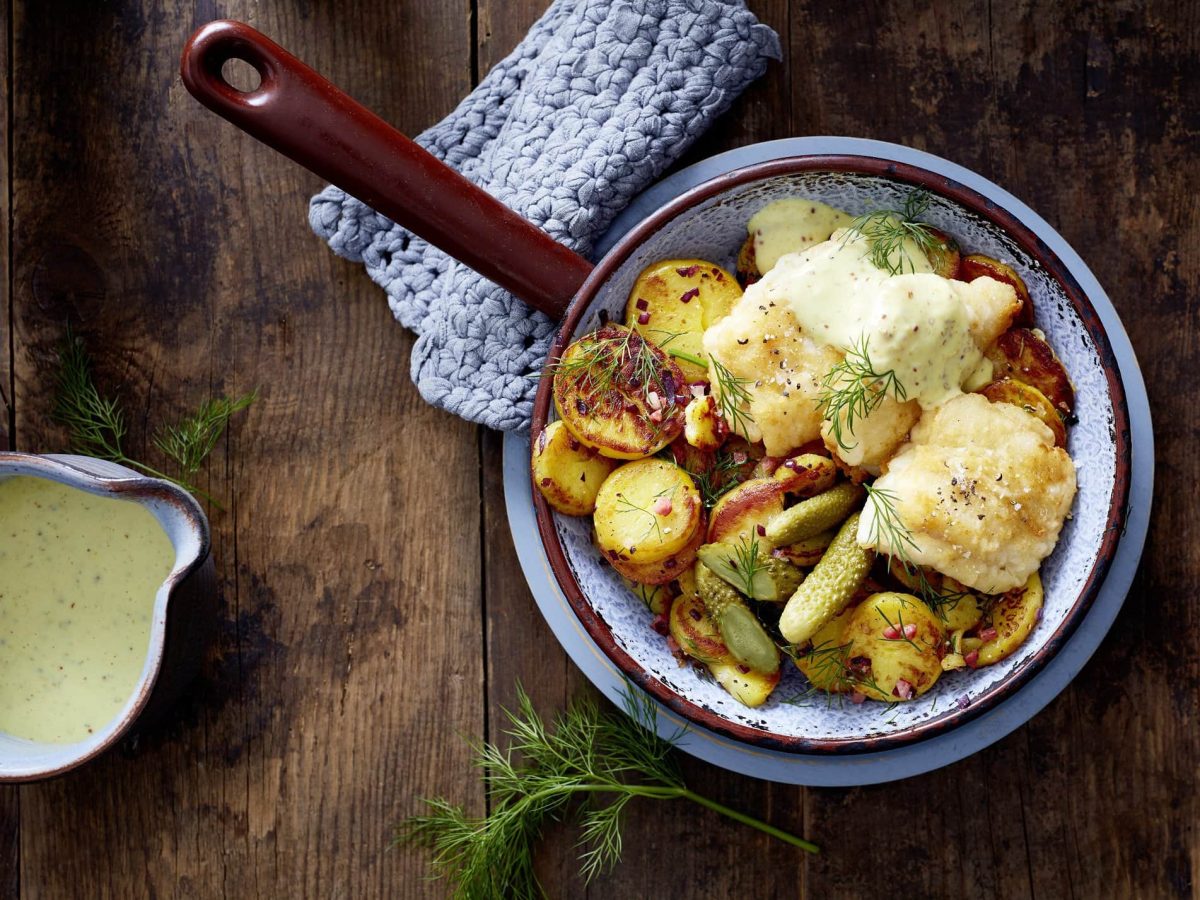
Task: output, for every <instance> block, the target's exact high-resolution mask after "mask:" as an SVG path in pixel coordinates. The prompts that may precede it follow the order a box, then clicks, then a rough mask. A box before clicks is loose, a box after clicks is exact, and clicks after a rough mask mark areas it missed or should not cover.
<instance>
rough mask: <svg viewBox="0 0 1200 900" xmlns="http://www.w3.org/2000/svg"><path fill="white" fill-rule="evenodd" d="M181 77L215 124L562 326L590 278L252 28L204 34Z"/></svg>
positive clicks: (189, 51) (187, 52) (237, 25)
mask: <svg viewBox="0 0 1200 900" xmlns="http://www.w3.org/2000/svg"><path fill="white" fill-rule="evenodd" d="M231 59H240V60H242V61H244V62H246V63H248V64H249V65H251V66H253V67H254V68H255V70H256V71H257V72H258V74H259V77H260V78H261V79H262V81H261V83H260V84H259V85H258V87H256V88H255V89H253V90H250V91H240V90H238V89H237V88H235V87H234V86H232V85H231V84H229V83H228V82H227V81H226V80H225V78H224V76H223V75H222V74H221V67H222V66H223V65H224V64H225V63H226V62H227V61H229V60H231ZM180 74H181V76H182V77H183V83H184V85H185V86H186V87H187V89H188V91H189V92H191V94H192V96H194V97H195V98H196V99H197V100H199V101H200V102H201V103H203V104H204V105H205V106H207V107H208V108H209V109H210V110H212V111H213V112H215V113H217V115H219V116H222V117H224V118H225V119H228V120H229V121H230V122H232V123H233V124H234V125H236V126H237V127H238V128H240V129H242V130H243V131H245V132H246V133H247V134H249V135H251V136H252V137H255V138H257V139H258V140H260V141H262V142H263V143H264V144H266V145H268V146H269V147H272V148H274V149H275V150H278V151H279V152H280V153H282V154H284V155H285V156H287V157H289V158H291V159H292V160H294V161H295V162H298V163H299V164H300V165H302V166H304V167H305V168H306V169H309V170H311V171H312V172H315V173H316V174H317V175H319V176H321V177H322V178H324V179H325V180H326V181H329V182H332V183H333V184H336V185H337V186H338V187H340V188H342V190H344V191H346V192H347V193H349V194H351V195H352V196H354V197H357V198H358V199H360V200H362V201H363V202H364V203H366V204H367V205H369V206H370V207H371V208H372V209H375V210H377V211H378V212H380V213H383V215H385V216H387V217H388V218H390V219H392V220H393V221H394V222H397V223H399V224H400V225H402V226H404V227H405V228H408V229H409V230H411V231H413V232H414V233H416V234H418V235H420V236H421V237H423V238H424V239H425V240H427V241H428V242H429V243H431V244H433V245H434V246H436V247H439V248H441V249H442V250H444V251H445V252H446V253H449V254H450V255H451V256H453V257H454V258H455V259H458V260H459V261H461V262H463V263H465V264H466V265H468V266H470V267H471V268H472V269H474V270H475V271H476V272H478V273H479V274H481V275H483V276H484V277H486V278H488V279H490V280H492V281H494V282H496V283H497V284H499V285H501V286H502V287H504V288H506V289H507V290H509V291H511V292H512V293H513V294H515V295H517V296H518V297H520V298H521V299H522V300H524V301H525V302H526V303H528V304H530V305H531V306H533V307H535V308H537V309H540V310H541V311H542V312H544V313H546V314H547V315H549V316H551V317H552V318H554V319H560V318H562V315H563V313H564V311H565V310H566V308H567V305H568V303H570V301H571V298H572V297H574V295H575V293H576V292H577V291H578V289H579V287H580V285H582V284H583V281H584V279H585V278H587V276H588V274H589V273H590V272H591V270H592V265H591V263H589V262H588V261H587V260H586V259H584V258H583V257H582V256H580V255H579V254H577V253H575V252H573V251H571V250H568V249H567V248H566V247H564V246H563V245H562V244H559V243H557V242H556V241H554V240H553V239H551V238H550V237H549V236H548V235H547V234H546V233H545V232H543V231H542V230H541V229H539V228H537V227H536V226H535V225H533V224H532V223H531V222H529V221H528V220H526V219H524V218H522V217H521V216H519V215H518V214H517V213H515V212H513V211H512V210H511V209H509V208H508V207H507V206H505V205H504V204H503V203H501V202H500V201H499V200H496V199H495V198H494V197H492V196H491V195H490V194H488V193H486V192H485V191H483V190H481V189H480V188H478V187H476V186H475V185H474V184H472V183H471V182H469V181H467V179H465V178H463V177H462V176H461V175H459V174H458V173H457V172H455V171H454V170H453V169H450V168H449V167H448V166H446V165H445V164H444V163H442V162H441V161H439V160H438V159H437V158H435V157H434V156H432V155H431V154H430V153H428V152H427V151H426V150H424V149H422V148H421V147H419V146H418V145H416V144H414V143H413V142H412V141H410V140H409V139H408V138H407V137H405V136H404V135H403V134H401V133H400V132H399V131H397V130H396V129H395V128H393V127H392V126H391V125H389V124H387V123H386V122H385V121H383V119H381V118H379V116H377V115H375V114H374V113H373V112H371V111H370V110H368V109H366V108H365V107H364V106H362V105H360V104H359V103H357V102H356V101H355V100H353V99H351V98H350V97H349V96H348V95H347V94H345V93H344V92H343V91H341V90H339V89H338V88H337V87H335V86H334V85H333V84H331V83H330V82H329V81H327V80H326V79H325V78H323V77H321V76H320V75H318V74H317V73H316V72H315V71H313V70H312V69H310V68H309V67H308V66H306V65H305V64H304V63H303V62H301V61H300V60H299V59H297V58H296V57H294V56H292V54H290V53H288V52H287V51H286V50H284V49H283V48H282V47H280V46H279V45H278V44H276V43H275V42H274V41H272V40H271V39H270V38H268V37H266V36H265V35H263V34H262V33H261V32H259V31H256V30H255V29H253V28H251V27H250V26H249V25H246V24H244V23H242V22H234V21H229V20H221V21H216V22H210V23H208V24H207V25H205V26H203V27H202V28H200V30H199V31H197V32H196V33H195V34H194V35H192V37H191V39H190V40H189V41H188V42H187V45H186V46H185V47H184V49H183V60H182V62H181V65H180Z"/></svg>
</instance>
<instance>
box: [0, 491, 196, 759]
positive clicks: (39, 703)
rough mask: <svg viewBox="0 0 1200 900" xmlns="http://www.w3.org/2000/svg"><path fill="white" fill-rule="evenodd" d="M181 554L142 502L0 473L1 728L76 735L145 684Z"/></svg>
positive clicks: (45, 737) (52, 738)
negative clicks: (158, 615)
mask: <svg viewBox="0 0 1200 900" xmlns="http://www.w3.org/2000/svg"><path fill="white" fill-rule="evenodd" d="M174 560H175V551H174V549H173V548H172V546H171V542H170V540H168V538H167V536H166V534H164V533H163V530H162V528H161V527H160V526H159V524H158V522H157V521H156V520H155V518H154V517H153V516H152V515H151V514H150V512H149V511H148V510H146V509H145V508H143V507H142V506H140V505H138V504H136V503H132V502H129V501H125V500H114V499H110V498H107V497H97V496H95V495H93V494H89V493H86V492H85V491H81V490H78V489H75V488H71V487H67V486H65V485H61V484H57V483H55V482H51V481H46V480H44V479H40V478H26V477H15V478H9V479H6V480H3V481H0V731H5V732H8V733H9V734H12V735H15V736H16V737H22V738H27V739H29V740H34V741H44V742H50V743H73V742H75V741H80V740H84V739H86V738H87V737H88V736H89V735H91V734H93V733H95V732H96V731H99V730H100V729H102V728H104V726H106V725H107V724H108V723H109V722H110V721H111V720H112V719H113V717H114V716H115V715H116V714H117V713H118V712H119V711H120V710H121V708H122V707H123V706H124V705H125V703H126V701H127V700H128V699H129V697H130V696H131V694H132V693H133V691H134V689H135V688H136V686H137V683H138V680H139V679H140V677H141V674H142V667H143V665H144V664H145V661H146V654H147V651H148V649H149V645H150V630H151V622H152V618H153V612H154V600H155V594H156V592H157V590H158V588H159V586H160V585H161V584H162V582H163V581H164V579H165V578H166V577H167V575H168V574H169V573H170V571H171V568H172V566H173V564H174Z"/></svg>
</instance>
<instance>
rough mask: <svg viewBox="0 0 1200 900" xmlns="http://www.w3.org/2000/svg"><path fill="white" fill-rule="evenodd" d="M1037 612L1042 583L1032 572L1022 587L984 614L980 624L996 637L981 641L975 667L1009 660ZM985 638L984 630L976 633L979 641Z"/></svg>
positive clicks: (1034, 621) (1040, 601)
mask: <svg viewBox="0 0 1200 900" xmlns="http://www.w3.org/2000/svg"><path fill="white" fill-rule="evenodd" d="M1041 608H1042V579H1041V577H1040V576H1039V575H1038V573H1037V572H1034V573H1033V574H1032V575H1030V576H1029V581H1027V582H1025V587H1023V588H1017V589H1016V590H1012V591H1009V592H1008V593H1007V594H1005V595H1004V596H1003V597H1001V598H1000V599H999V600H997V601H996V603H995V604H994V605H993V606H992V608H991V609H990V610H988V612H987V615H986V616H985V619H984V621H985V622H986V623H987V624H988V625H990V626H991V627H992V628H993V629H995V631H996V635H995V637H991V638H985V639H984V641H983V645H982V646H981V647H980V648H979V663H978V665H981V666H990V665H991V664H992V663H997V662H1000V660H1002V659H1004V658H1005V657H1008V656H1011V655H1012V654H1013V653H1014V652H1015V651H1016V649H1017V648H1018V647H1020V646H1021V644H1022V642H1024V640H1025V638H1027V637H1029V632H1031V631H1033V626H1034V625H1036V624H1037V619H1038V612H1039V611H1040V610H1041ZM985 634H987V630H986V626H985V628H983V629H981V630H980V632H979V635H980V637H981V638H982V637H983V636H984V635H985Z"/></svg>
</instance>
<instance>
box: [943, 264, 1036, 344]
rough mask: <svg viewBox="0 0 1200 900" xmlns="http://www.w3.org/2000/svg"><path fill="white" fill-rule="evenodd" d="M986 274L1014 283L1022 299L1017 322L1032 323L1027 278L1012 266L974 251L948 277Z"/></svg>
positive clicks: (1019, 297)
mask: <svg viewBox="0 0 1200 900" xmlns="http://www.w3.org/2000/svg"><path fill="white" fill-rule="evenodd" d="M985 275H986V276H987V277H988V278H994V279H996V281H1002V282H1004V283H1005V284H1009V285H1012V288H1013V290H1014V291H1016V292H1017V299H1018V300H1020V301H1021V309H1020V311H1019V312H1018V313H1017V316H1016V319H1015V323H1016V324H1017V325H1022V326H1025V325H1032V324H1033V298H1032V297H1030V296H1029V288H1027V287H1026V286H1025V280H1024V279H1023V278H1022V277H1021V276H1020V275H1018V274H1017V272H1016V270H1015V269H1014V268H1013V267H1012V266H1009V265H1006V264H1004V263H1002V262H1000V260H998V259H993V258H992V257H990V256H984V255H983V254H982V253H972V254H970V255H968V256H964V257H962V260H961V261H960V262H959V265H958V272H957V273H956V274H955V275H947V276H946V277H947V278H957V279H958V280H959V281H974V280H975V279H976V278H982V277H983V276H985Z"/></svg>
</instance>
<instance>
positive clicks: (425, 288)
mask: <svg viewBox="0 0 1200 900" xmlns="http://www.w3.org/2000/svg"><path fill="white" fill-rule="evenodd" d="M779 58H780V48H779V39H778V38H777V37H776V35H775V33H774V32H773V31H772V30H771V29H769V28H768V27H766V26H765V25H761V24H759V22H758V21H757V19H756V18H755V17H754V15H753V14H751V13H750V12H749V11H747V10H746V9H745V7H744V5H743V3H742V2H741V0H555V2H554V3H553V4H552V5H551V6H550V8H549V9H548V10H547V11H546V13H545V15H543V16H542V18H541V19H540V20H539V21H538V22H537V24H535V25H534V26H533V28H532V29H531V30H530V32H529V34H528V35H527V36H526V37H525V39H524V40H523V41H522V42H521V44H520V45H519V46H518V47H517V49H516V50H514V51H513V52H512V54H511V55H509V56H508V57H507V58H506V59H505V60H503V61H502V62H500V63H499V64H498V65H497V66H496V67H495V68H494V69H492V71H491V72H489V73H488V75H487V77H486V78H484V79H483V81H482V82H481V83H480V85H479V87H477V88H476V89H475V90H474V91H473V92H472V93H471V94H470V96H468V97H467V98H466V99H465V100H463V102H462V103H460V104H459V106H458V108H457V109H456V110H455V111H454V112H453V113H451V114H450V115H449V116H448V117H447V118H446V119H444V120H443V121H441V122H439V123H438V124H437V125H435V126H433V127H432V128H430V129H429V130H428V131H426V132H424V133H423V134H421V135H420V136H418V137H417V138H416V141H417V143H419V144H421V145H422V146H423V147H425V148H426V149H427V150H429V151H430V152H431V153H433V154H434V155H435V156H437V157H438V158H439V159H441V160H443V161H444V162H445V163H447V164H448V165H450V166H452V167H453V168H455V169H458V170H459V171H460V172H462V173H463V174H464V175H465V176H466V177H467V178H469V179H470V180H471V181H474V182H475V183H476V184H479V185H481V186H482V187H483V188H485V189H486V190H487V191H488V192H489V193H491V194H493V195H494V196H496V197H497V198H499V199H500V200H501V201H503V202H504V203H506V204H507V205H508V206H510V207H512V208H513V209H515V210H516V211H517V212H519V213H521V214H522V215H524V216H525V217H526V218H527V219H529V220H530V221H532V222H533V223H534V224H536V225H538V226H539V227H541V228H542V229H543V230H545V231H546V232H547V233H548V234H550V236H551V237H553V238H554V239H555V240H557V241H561V242H562V243H563V244H566V245H567V246H568V247H571V248H572V249H574V250H576V251H577V252H579V253H581V254H583V255H584V256H587V255H589V254H590V253H591V250H592V247H593V244H594V242H595V240H596V239H597V238H599V237H600V235H602V234H603V233H604V230H605V229H606V228H607V227H608V225H609V223H610V222H611V221H612V220H613V218H614V216H616V214H617V213H618V212H620V211H621V209H622V208H623V207H624V206H625V204H626V203H628V202H629V200H630V199H632V198H633V197H634V196H635V195H636V194H637V193H638V192H640V191H641V190H642V189H643V188H644V187H646V186H647V185H648V184H649V183H650V182H651V181H652V180H653V179H655V178H656V177H657V176H658V175H660V174H661V173H662V171H663V170H664V169H665V168H666V167H667V166H668V165H669V164H670V163H671V162H672V161H674V160H675V159H677V158H678V157H679V155H680V154H681V153H683V151H684V150H685V149H686V148H687V147H688V146H689V145H690V144H691V143H692V141H693V140H695V138H696V137H697V136H699V135H700V134H701V133H702V132H703V131H704V130H705V129H706V128H707V127H708V126H709V125H711V124H712V122H713V120H714V119H715V118H716V117H717V116H719V115H720V114H721V113H722V112H724V111H725V110H726V109H727V108H728V106H729V104H730V102H732V100H733V98H734V97H736V96H737V95H738V94H739V93H740V92H741V91H742V90H743V89H744V88H745V87H746V85H748V84H749V83H750V82H751V81H753V80H754V79H755V78H757V77H758V76H759V75H761V74H762V73H763V71H764V70H765V69H766V65H767V59H779ZM309 222H310V223H311V225H312V228H313V230H314V231H316V232H317V234H319V235H320V236H321V237H323V238H324V239H325V240H326V241H328V242H329V246H330V247H331V248H332V249H333V250H334V252H336V253H338V254H340V255H341V256H344V257H346V258H347V259H350V260H354V261H356V262H362V263H363V264H364V265H365V266H366V269H367V272H368V273H369V274H370V276H371V278H373V279H374V280H375V281H376V282H377V283H378V284H380V285H381V286H382V287H383V288H384V290H386V291H387V294H388V303H389V305H390V306H391V308H392V312H393V313H394V314H395V316H396V318H397V319H398V320H399V321H400V323H401V324H402V325H404V326H405V327H406V328H410V329H412V330H413V331H415V332H416V333H417V335H418V338H417V342H416V345H415V347H414V348H413V355H412V377H413V380H414V381H415V382H416V383H417V388H418V389H419V390H420V392H421V395H422V396H423V397H424V398H425V399H426V400H428V401H429V402H430V403H432V404H434V405H435V406H440V407H442V408H444V409H447V410H449V411H450V412H453V413H455V414H457V415H460V416H462V417H464V418H466V419H470V420H471V421H473V422H479V423H482V424H483V425H487V426H489V427H491V428H497V429H501V430H514V429H521V428H525V427H528V424H529V417H530V413H531V411H532V408H533V397H534V394H535V393H536V392H537V384H538V374H537V373H538V371H539V369H540V368H541V365H542V362H543V360H544V359H545V356H546V351H547V349H548V347H549V343H550V339H551V337H552V336H553V334H554V323H553V322H551V321H550V320H549V319H548V318H547V317H546V316H544V315H542V314H541V313H538V312H535V311H533V310H531V309H529V308H528V307H526V306H525V305H524V304H523V303H521V301H519V300H517V299H516V298H514V297H513V296H512V295H511V294H509V293H508V292H507V291H504V290H502V289H501V288H499V287H497V286H496V285H495V284H493V283H491V282H490V281H487V280H486V279H484V278H481V277H480V276H478V275H476V274H475V273H474V272H472V271H471V270H470V269H468V268H467V267H466V266H463V265H461V264H460V263H458V262H456V261H454V260H452V259H450V258H449V257H447V256H446V254H444V253H442V252H441V251H440V250H437V249H436V248H434V247H431V246H429V245H428V244H426V243H425V242H424V241H423V240H421V239H420V238H418V237H416V236H415V235H412V234H411V233H409V232H408V231H406V230H404V229H403V228H400V227H399V226H398V225H396V224H394V223H393V222H391V221H390V220H389V219H387V218H385V217H384V216H382V215H380V214H378V213H376V212H374V211H373V210H371V209H370V208H369V207H367V206H365V205H364V204H363V203H361V202H360V201H358V200H356V199H354V198H353V197H350V196H348V195H347V194H346V193H345V192H343V191H341V190H340V189H338V188H336V187H332V186H330V187H328V188H326V189H325V190H324V191H322V192H321V193H320V194H318V195H317V196H316V197H314V198H313V199H312V202H311V204H310V207H309Z"/></svg>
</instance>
